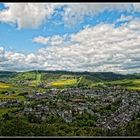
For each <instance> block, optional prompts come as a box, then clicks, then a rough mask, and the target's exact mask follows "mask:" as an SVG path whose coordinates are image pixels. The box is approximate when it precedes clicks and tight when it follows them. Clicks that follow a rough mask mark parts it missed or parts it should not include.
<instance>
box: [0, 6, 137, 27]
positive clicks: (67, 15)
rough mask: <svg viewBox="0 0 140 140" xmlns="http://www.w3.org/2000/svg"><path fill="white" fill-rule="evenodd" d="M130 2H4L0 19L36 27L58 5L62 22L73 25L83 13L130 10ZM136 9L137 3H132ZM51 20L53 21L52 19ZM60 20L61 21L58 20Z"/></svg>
mask: <svg viewBox="0 0 140 140" xmlns="http://www.w3.org/2000/svg"><path fill="white" fill-rule="evenodd" d="M131 5H132V4H122V3H120V4H119V3H115V4H101V3H100V4H98V3H89V4H88V3H87V4H85V3H75V4H71V3H70V4H68V3H67V4H66V3H62V4H58V3H5V7H6V9H4V10H1V11H0V21H1V22H5V23H9V24H16V23H17V26H18V28H19V29H20V28H37V27H38V26H40V25H41V24H42V23H43V22H44V21H45V20H46V19H50V18H51V17H52V15H53V14H55V13H57V11H56V10H55V9H56V8H59V7H62V6H63V7H65V8H64V13H63V14H62V13H61V14H62V17H63V21H64V23H66V24H68V25H71V24H72V25H73V24H75V23H77V22H80V21H82V20H83V17H84V16H85V15H89V16H93V15H95V14H97V13H99V12H102V11H104V10H106V9H107V10H114V9H118V10H120V11H121V10H130V9H131ZM134 6H135V7H136V10H137V9H139V8H138V7H139V6H138V5H137V4H136V5H134ZM52 22H53V21H52ZM60 22H62V21H60Z"/></svg>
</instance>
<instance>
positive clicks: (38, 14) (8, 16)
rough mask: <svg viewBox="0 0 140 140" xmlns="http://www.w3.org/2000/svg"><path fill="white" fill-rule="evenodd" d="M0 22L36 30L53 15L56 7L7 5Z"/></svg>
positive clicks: (1, 13)
mask: <svg viewBox="0 0 140 140" xmlns="http://www.w3.org/2000/svg"><path fill="white" fill-rule="evenodd" d="M5 7H6V9H4V10H2V11H0V21H2V22H6V23H13V24H15V23H17V25H18V28H36V27H38V26H39V25H41V24H42V22H43V21H44V20H45V19H46V18H49V17H50V16H51V14H53V12H54V11H53V10H54V6H53V5H50V4H44V3H6V4H5Z"/></svg>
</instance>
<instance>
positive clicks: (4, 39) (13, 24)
mask: <svg viewBox="0 0 140 140" xmlns="http://www.w3.org/2000/svg"><path fill="white" fill-rule="evenodd" d="M51 5H54V4H51ZM89 5H91V4H89ZM126 5H127V4H126ZM126 5H125V6H124V7H123V5H120V6H122V7H121V8H120V7H119V6H118V5H117V4H116V5H115V4H114V5H111V6H108V5H107V4H106V5H105V6H100V4H99V8H96V6H95V4H94V3H93V7H92V6H90V7H89V8H88V5H85V6H83V5H81V6H80V4H79V7H77V6H76V5H74V4H73V5H72V4H71V5H69V4H67V6H66V7H65V6H63V5H59V6H58V8H52V7H51V6H50V5H49V6H50V7H49V9H45V8H44V7H43V6H36V9H38V10H40V12H38V13H37V14H36V15H35V14H34V13H35V12H34V11H32V12H30V10H31V8H33V7H32V6H33V5H32V4H29V5H26V4H25V5H24V8H26V7H27V8H26V11H25V12H26V14H27V15H26V14H25V12H24V10H25V9H23V11H20V12H19V13H18V12H17V13H16V12H15V11H16V9H18V8H19V9H20V8H23V7H22V6H21V4H14V3H13V6H12V5H10V4H7V7H8V8H9V9H7V10H6V12H5V11H4V9H5V6H4V5H3V3H1V4H0V18H1V19H0V47H1V48H3V49H4V51H6V52H13V53H19V54H23V55H25V56H27V55H28V56H29V55H30V54H35V55H37V54H38V52H39V51H40V50H42V49H48V48H51V47H52V48H54V47H57V48H59V46H60V44H59V46H52V45H50V44H49V43H42V42H41V41H40V40H39V41H38V40H37V41H34V38H37V37H39V36H40V37H42V39H47V38H51V39H54V38H53V37H54V36H57V37H58V36H59V37H62V38H63V39H64V37H63V36H64V35H67V36H70V37H71V36H74V35H76V34H78V33H80V32H82V31H85V30H86V28H89V29H91V28H94V27H98V26H100V25H110V26H112V25H114V30H115V28H117V29H119V27H121V26H123V25H125V24H129V22H131V21H133V19H136V20H137V19H139V18H140V10H139V9H140V8H139V7H138V6H137V5H134V6H132V4H131V6H130V5H129V6H128V7H127V6H126ZM94 6H95V9H94ZM34 7H35V6H34ZM56 7H57V6H56ZM75 7H77V9H78V8H79V9H78V10H76V8H75ZM104 7H107V8H106V9H105V10H103V9H104ZM110 7H111V8H112V9H111V8H110ZM113 7H115V8H113ZM117 7H119V8H117ZM126 7H127V8H126ZM135 7H136V8H135ZM28 8H29V9H28ZM41 8H42V9H41ZM43 8H44V11H45V10H46V13H47V12H48V13H47V14H45V13H44V12H43ZM68 8H70V9H71V11H70V12H69V10H68ZM82 8H83V10H81V9H82ZM128 9H129V10H128ZM47 10H48V11H47ZM51 10H52V11H51ZM90 10H91V11H90ZM10 12H11V13H10ZM9 13H10V14H9ZM18 14H19V15H20V16H19V15H18ZM28 14H29V15H28ZM5 15H6V16H5ZM22 15H23V18H22ZM43 15H44V16H43ZM34 16H36V17H35V18H34ZM41 16H42V17H41ZM26 17H27V18H26ZM39 18H40V19H39ZM121 18H123V20H122V19H121ZM124 18H126V20H124ZM127 18H129V19H128V20H127ZM119 19H121V20H120V21H119ZM71 22H74V24H71ZM34 26H35V27H34ZM76 37H77V36H76ZM57 39H58V38H57ZM59 39H60V38H59ZM126 40H127V39H126ZM59 41H60V40H59ZM70 41H71V40H70ZM78 41H79V40H78ZM71 42H72V41H71ZM63 43H64V41H63V42H62V44H63ZM80 43H81V42H80ZM80 43H79V44H80ZM93 44H94V42H93ZM62 46H63V45H62ZM79 49H80V47H79ZM56 53H57V52H56ZM51 56H52V57H53V55H51ZM89 59H90V58H89ZM46 61H47V59H46ZM4 63H5V62H4ZM61 63H62V62H61ZM93 66H94V65H93ZM19 67H20V66H19ZM28 67H29V65H28ZM34 67H36V66H34ZM48 67H51V66H50V65H48ZM54 67H55V66H54ZM56 67H57V66H56ZM81 67H82V66H81ZM14 68H15V67H14ZM40 68H41V67H40ZM1 69H6V68H3V67H2V68H1ZM15 69H16V68H15ZM21 69H22V68H21ZM60 69H61V68H60ZM90 69H91V68H89V70H90ZM68 70H69V69H68ZM72 70H73V68H72ZM82 70H86V69H82ZM120 71H121V70H120ZM130 71H131V70H130Z"/></svg>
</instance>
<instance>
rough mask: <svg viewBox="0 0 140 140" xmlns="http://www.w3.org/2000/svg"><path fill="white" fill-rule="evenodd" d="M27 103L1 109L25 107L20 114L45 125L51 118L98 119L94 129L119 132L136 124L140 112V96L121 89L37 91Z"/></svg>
mask: <svg viewBox="0 0 140 140" xmlns="http://www.w3.org/2000/svg"><path fill="white" fill-rule="evenodd" d="M33 92H34V94H28V95H25V97H26V100H25V101H23V102H21V101H19V100H14V99H13V100H10V101H1V103H0V107H1V108H4V107H13V106H23V109H22V110H20V114H22V115H24V116H27V117H28V116H30V115H32V116H34V117H36V118H38V119H39V120H41V121H45V120H46V119H47V117H48V116H49V115H57V116H59V117H61V118H62V119H63V120H64V121H65V122H66V123H71V122H73V121H75V119H76V116H77V115H78V114H89V115H91V116H94V118H95V119H94V121H95V123H94V124H93V126H95V127H101V128H108V129H116V128H117V127H119V126H123V125H125V124H127V123H128V122H130V121H131V120H133V119H134V118H135V117H136V116H137V113H138V112H139V111H140V100H138V99H140V92H139V91H129V90H127V89H124V88H121V87H119V86H112V87H111V86H110V87H104V88H102V89H91V88H84V89H83V88H67V89H49V90H46V92H43V93H41V92H38V91H33ZM18 113H19V112H18Z"/></svg>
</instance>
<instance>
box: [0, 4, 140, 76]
mask: <svg viewBox="0 0 140 140" xmlns="http://www.w3.org/2000/svg"><path fill="white" fill-rule="evenodd" d="M139 54H140V4H139V3H0V70H4V71H7V70H8V71H28V70H36V69H39V70H67V71H90V72H115V73H122V74H127V73H139V72H140V55H139Z"/></svg>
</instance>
